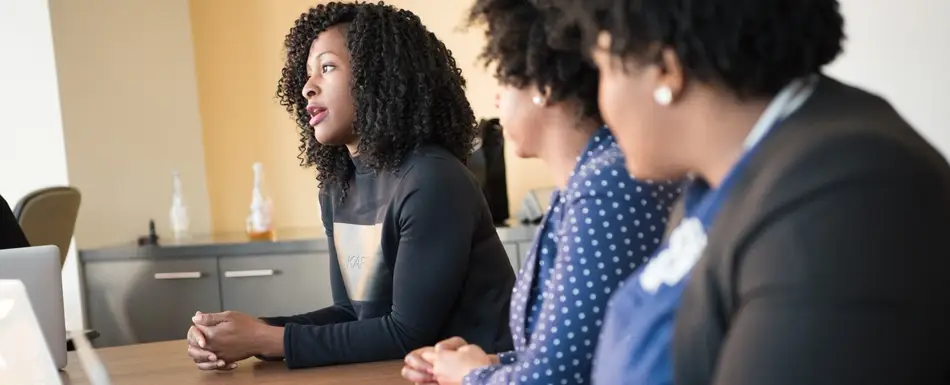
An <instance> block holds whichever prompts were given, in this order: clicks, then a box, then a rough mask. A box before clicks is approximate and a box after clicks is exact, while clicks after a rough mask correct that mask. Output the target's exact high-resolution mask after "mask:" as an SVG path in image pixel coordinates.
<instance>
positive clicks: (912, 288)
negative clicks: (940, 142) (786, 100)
mask: <svg viewBox="0 0 950 385" xmlns="http://www.w3.org/2000/svg"><path fill="white" fill-rule="evenodd" d="M760 146H761V147H760V148H758V149H757V150H756V153H755V154H754V155H753V157H752V158H751V159H750V163H749V168H747V169H746V171H747V172H745V173H744V177H742V178H741V179H740V180H739V183H737V184H736V188H735V189H734V190H732V192H731V193H730V196H729V198H728V199H727V200H726V201H725V202H724V205H723V207H722V210H721V211H720V214H719V217H718V218H717V219H716V222H715V223H714V224H713V226H712V227H711V228H710V229H709V235H708V236H709V238H708V245H707V248H706V250H705V253H704V255H703V257H702V259H701V260H700V262H699V263H697V265H696V266H695V267H694V269H693V270H692V273H691V278H690V282H689V284H688V285H687V287H686V290H685V292H684V293H683V297H682V304H681V307H680V309H679V311H678V313H677V315H676V335H675V338H674V344H673V350H674V368H675V369H674V370H675V379H676V384H677V385H711V384H712V385H753V384H755V385H759V384H767V385H786V384H788V385H805V384H808V385H823V384H828V385H852V384H853V385H877V384H881V385H884V384H888V385H892V384H901V385H909V384H947V383H950V354H948V353H947V352H948V351H950V318H948V315H950V167H948V165H947V162H946V160H944V158H943V157H942V156H941V155H940V154H939V153H938V152H937V151H935V150H934V149H933V148H932V147H931V146H930V145H929V144H928V143H927V142H926V141H925V140H924V139H922V138H921V137H920V136H919V135H918V134H917V132H915V131H914V129H913V128H912V127H911V126H910V125H908V123H907V122H906V121H904V120H903V119H902V118H901V117H900V116H899V115H898V113H897V112H896V111H895V110H894V109H893V108H892V107H891V106H890V105H889V104H888V103H887V102H886V101H884V100H883V99H881V98H879V97H877V96H875V95H872V94H869V93H867V92H864V91H862V90H859V89H856V88H853V87H850V86H847V85H844V84H842V83H839V82H837V81H835V80H833V79H830V78H827V77H824V78H822V80H821V81H820V82H819V84H818V86H817V89H816V90H815V93H814V94H813V95H812V96H811V98H810V99H809V100H808V101H807V102H806V103H805V104H804V105H803V106H802V107H801V108H800V109H799V110H798V111H797V112H795V113H794V114H793V115H792V116H790V117H789V118H788V120H786V121H785V122H784V123H783V124H782V125H780V126H779V127H777V128H776V129H775V131H773V132H772V133H771V134H769V135H768V136H767V137H766V138H765V139H764V141H763V142H762V143H761V144H760Z"/></svg>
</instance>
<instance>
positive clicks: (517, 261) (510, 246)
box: [504, 242, 521, 274]
mask: <svg viewBox="0 0 950 385" xmlns="http://www.w3.org/2000/svg"><path fill="white" fill-rule="evenodd" d="M504 245H505V252H506V253H508V260H509V261H511V268H512V269H514V270H515V274H518V272H519V271H521V253H519V252H518V244H517V243H514V242H505V243H504Z"/></svg>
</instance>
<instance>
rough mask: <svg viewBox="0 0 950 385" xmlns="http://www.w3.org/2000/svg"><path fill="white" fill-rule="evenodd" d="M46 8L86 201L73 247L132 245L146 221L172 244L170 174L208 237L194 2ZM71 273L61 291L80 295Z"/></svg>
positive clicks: (70, 145)
mask: <svg viewBox="0 0 950 385" xmlns="http://www.w3.org/2000/svg"><path fill="white" fill-rule="evenodd" d="M0 1H11V0H0ZM12 1H28V2H30V1H36V0H12ZM49 1H50V16H51V20H52V31H53V40H54V43H55V44H54V46H55V52H56V67H57V70H58V75H59V87H60V88H59V95H60V103H61V105H62V116H63V137H62V138H61V139H60V140H61V141H64V142H65V145H66V155H67V157H66V160H67V162H68V164H69V180H70V182H71V184H72V185H74V186H76V187H77V188H79V190H80V191H82V194H83V201H82V206H81V208H80V210H79V219H78V221H77V223H76V244H77V247H78V248H79V249H89V248H95V247H100V246H105V245H114V244H129V243H134V242H135V240H136V238H137V237H138V236H141V235H145V234H147V233H148V222H149V219H154V220H155V222H156V227H157V230H158V232H159V234H160V235H162V236H165V237H170V236H171V232H170V231H169V215H168V212H169V208H170V207H171V206H170V205H171V191H172V186H171V172H172V170H174V169H178V170H179V171H180V172H181V176H182V184H183V188H184V193H185V200H186V204H187V205H188V209H189V216H190V220H191V231H192V232H193V233H197V234H201V233H208V232H210V224H211V214H210V209H209V204H208V192H207V184H206V178H205V164H204V148H203V144H202V130H201V120H200V116H199V113H198V97H197V85H196V81H195V63H194V51H193V44H192V36H191V23H190V20H189V13H188V12H189V11H188V1H187V0H82V1H75V0H49ZM18 35H21V36H22V35H23V33H22V31H21V32H19V33H18ZM236 57H240V55H237V56H236ZM237 60H239V59H237ZM0 65H2V64H0ZM48 99H50V98H47V100H48ZM33 100H36V99H35V98H34V99H33ZM67 273H68V272H67ZM71 274H73V275H72V276H71V277H68V278H64V280H65V281H64V284H65V285H66V288H65V289H64V290H66V291H68V292H69V291H72V292H77V293H78V292H79V286H78V284H76V283H74V282H76V281H78V276H77V275H76V273H75V271H74V272H72V273H71ZM76 298H78V296H77V297H76ZM67 304H73V303H72V302H71V301H69V300H68V299H67ZM80 304H81V302H76V303H75V304H74V306H73V307H72V308H70V306H67V311H68V315H67V317H70V318H78V319H79V320H81V319H82V312H81V309H80Z"/></svg>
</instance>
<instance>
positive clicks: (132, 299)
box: [83, 257, 221, 347]
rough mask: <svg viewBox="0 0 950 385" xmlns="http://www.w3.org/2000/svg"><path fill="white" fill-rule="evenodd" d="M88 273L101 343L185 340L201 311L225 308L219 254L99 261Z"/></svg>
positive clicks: (92, 320)
mask: <svg viewBox="0 0 950 385" xmlns="http://www.w3.org/2000/svg"><path fill="white" fill-rule="evenodd" d="M83 271H84V277H85V286H86V293H85V294H86V298H85V300H86V314H87V315H88V319H89V327H90V328H91V329H95V330H96V331H98V332H99V334H100V336H99V337H98V338H96V339H95V340H93V342H94V343H95V345H96V346H97V347H106V346H118V345H130V344H136V343H144V342H154V341H168V340H178V339H183V338H185V334H186V333H187V331H188V328H189V327H190V326H191V317H192V316H194V315H195V312H196V311H199V310H200V311H203V312H217V311H221V297H220V293H219V291H218V290H219V289H218V277H217V261H216V259H215V258H214V257H202V258H183V259H171V260H163V261H157V260H154V259H131V260H110V261H95V262H89V263H86V264H85V265H84V266H83Z"/></svg>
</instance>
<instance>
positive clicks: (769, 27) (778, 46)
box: [552, 0, 845, 98]
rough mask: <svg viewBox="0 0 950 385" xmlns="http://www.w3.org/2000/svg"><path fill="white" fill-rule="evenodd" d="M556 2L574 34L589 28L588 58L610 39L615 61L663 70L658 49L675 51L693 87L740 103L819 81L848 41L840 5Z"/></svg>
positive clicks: (800, 0) (743, 0) (825, 0)
mask: <svg viewBox="0 0 950 385" xmlns="http://www.w3.org/2000/svg"><path fill="white" fill-rule="evenodd" d="M552 1H553V2H554V3H555V6H556V7H558V8H559V9H562V10H563V12H564V13H563V14H564V15H571V16H570V17H567V18H564V19H562V20H561V22H563V23H565V25H566V26H567V27H571V26H573V25H575V24H576V23H579V24H580V25H581V26H583V27H584V28H583V31H584V38H583V42H584V43H583V44H582V52H589V50H590V48H592V47H593V45H594V44H595V41H596V36H597V34H598V33H599V32H600V31H608V32H610V33H611V35H612V37H613V39H612V42H611V47H609V49H610V52H611V53H612V54H613V55H615V56H618V57H626V58H632V59H634V60H635V61H636V62H640V63H650V64H652V63H659V62H660V55H659V53H660V50H658V49H657V48H659V47H664V48H670V49H672V50H674V51H675V52H676V55H677V56H678V57H679V60H680V61H681V62H682V65H683V69H684V72H685V74H686V76H687V79H690V80H699V81H702V82H707V83H712V84H718V85H723V86H725V87H726V88H727V89H729V90H731V91H732V92H733V93H734V94H735V95H737V96H738V97H740V98H744V97H767V96H773V95H775V94H776V93H778V91H779V90H781V89H782V87H784V86H785V85H786V84H788V83H789V82H791V81H792V80H794V79H795V78H798V77H802V76H806V75H810V74H816V73H819V72H820V70H821V68H822V67H824V66H825V65H826V64H828V63H831V62H832V61H834V59H835V58H836V57H837V56H838V55H839V54H840V53H841V52H842V44H843V41H844V39H845V34H844V18H843V17H842V16H841V13H840V11H839V5H838V1H837V0H754V1H753V0H639V1H634V0H552ZM568 44H569V43H568Z"/></svg>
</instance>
